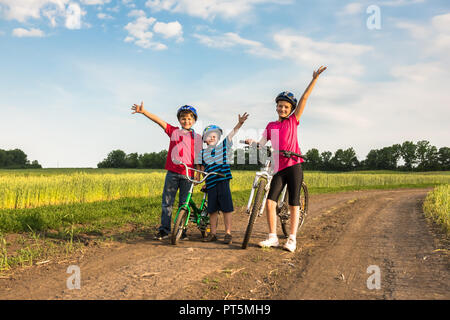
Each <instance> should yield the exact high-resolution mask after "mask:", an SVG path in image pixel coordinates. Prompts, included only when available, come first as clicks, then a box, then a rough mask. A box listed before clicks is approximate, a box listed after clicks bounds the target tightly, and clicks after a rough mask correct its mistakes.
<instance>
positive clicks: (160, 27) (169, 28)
mask: <svg viewBox="0 0 450 320" xmlns="http://www.w3.org/2000/svg"><path fill="white" fill-rule="evenodd" d="M153 31H154V32H156V33H159V34H162V35H163V37H164V38H177V41H182V40H183V27H182V26H181V24H180V23H179V22H178V21H174V22H169V23H164V22H157V23H155V25H154V26H153Z"/></svg>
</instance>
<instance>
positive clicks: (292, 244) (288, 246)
mask: <svg viewBox="0 0 450 320" xmlns="http://www.w3.org/2000/svg"><path fill="white" fill-rule="evenodd" d="M296 247H297V241H295V240H294V239H292V238H289V239H288V240H287V241H286V243H285V244H284V245H283V249H285V250H288V251H290V252H294V251H295V249H296Z"/></svg>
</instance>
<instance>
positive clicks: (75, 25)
mask: <svg viewBox="0 0 450 320" xmlns="http://www.w3.org/2000/svg"><path fill="white" fill-rule="evenodd" d="M85 14H86V12H85V11H83V10H82V9H81V7H80V5H79V4H78V3H70V4H69V5H68V6H67V9H66V23H65V26H66V28H67V29H71V30H77V29H81V17H82V16H84V15H85Z"/></svg>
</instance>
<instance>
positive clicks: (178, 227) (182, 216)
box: [170, 209, 188, 244]
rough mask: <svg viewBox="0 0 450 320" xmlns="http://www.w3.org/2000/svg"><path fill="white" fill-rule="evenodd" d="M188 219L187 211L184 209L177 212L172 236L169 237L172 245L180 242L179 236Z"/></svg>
mask: <svg viewBox="0 0 450 320" xmlns="http://www.w3.org/2000/svg"><path fill="white" fill-rule="evenodd" d="M187 219H188V211H187V210H186V209H181V210H180V212H178V216H177V219H176V220H175V223H174V226H173V230H172V235H171V237H170V241H171V243H172V244H177V243H178V240H180V238H181V235H182V234H183V230H184V229H185V226H184V225H185V224H186V220H187Z"/></svg>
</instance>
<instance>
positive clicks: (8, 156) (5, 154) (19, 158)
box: [0, 149, 42, 169]
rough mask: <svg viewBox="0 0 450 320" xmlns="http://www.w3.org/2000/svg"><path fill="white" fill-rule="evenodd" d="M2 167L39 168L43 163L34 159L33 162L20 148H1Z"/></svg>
mask: <svg viewBox="0 0 450 320" xmlns="http://www.w3.org/2000/svg"><path fill="white" fill-rule="evenodd" d="M0 168H7V169H28V168H30V169H38V168H42V167H41V165H40V164H39V163H38V162H37V160H34V161H33V162H32V163H31V164H30V161H29V160H28V159H27V155H26V154H25V152H23V151H22V150H20V149H14V150H2V149H0Z"/></svg>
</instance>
